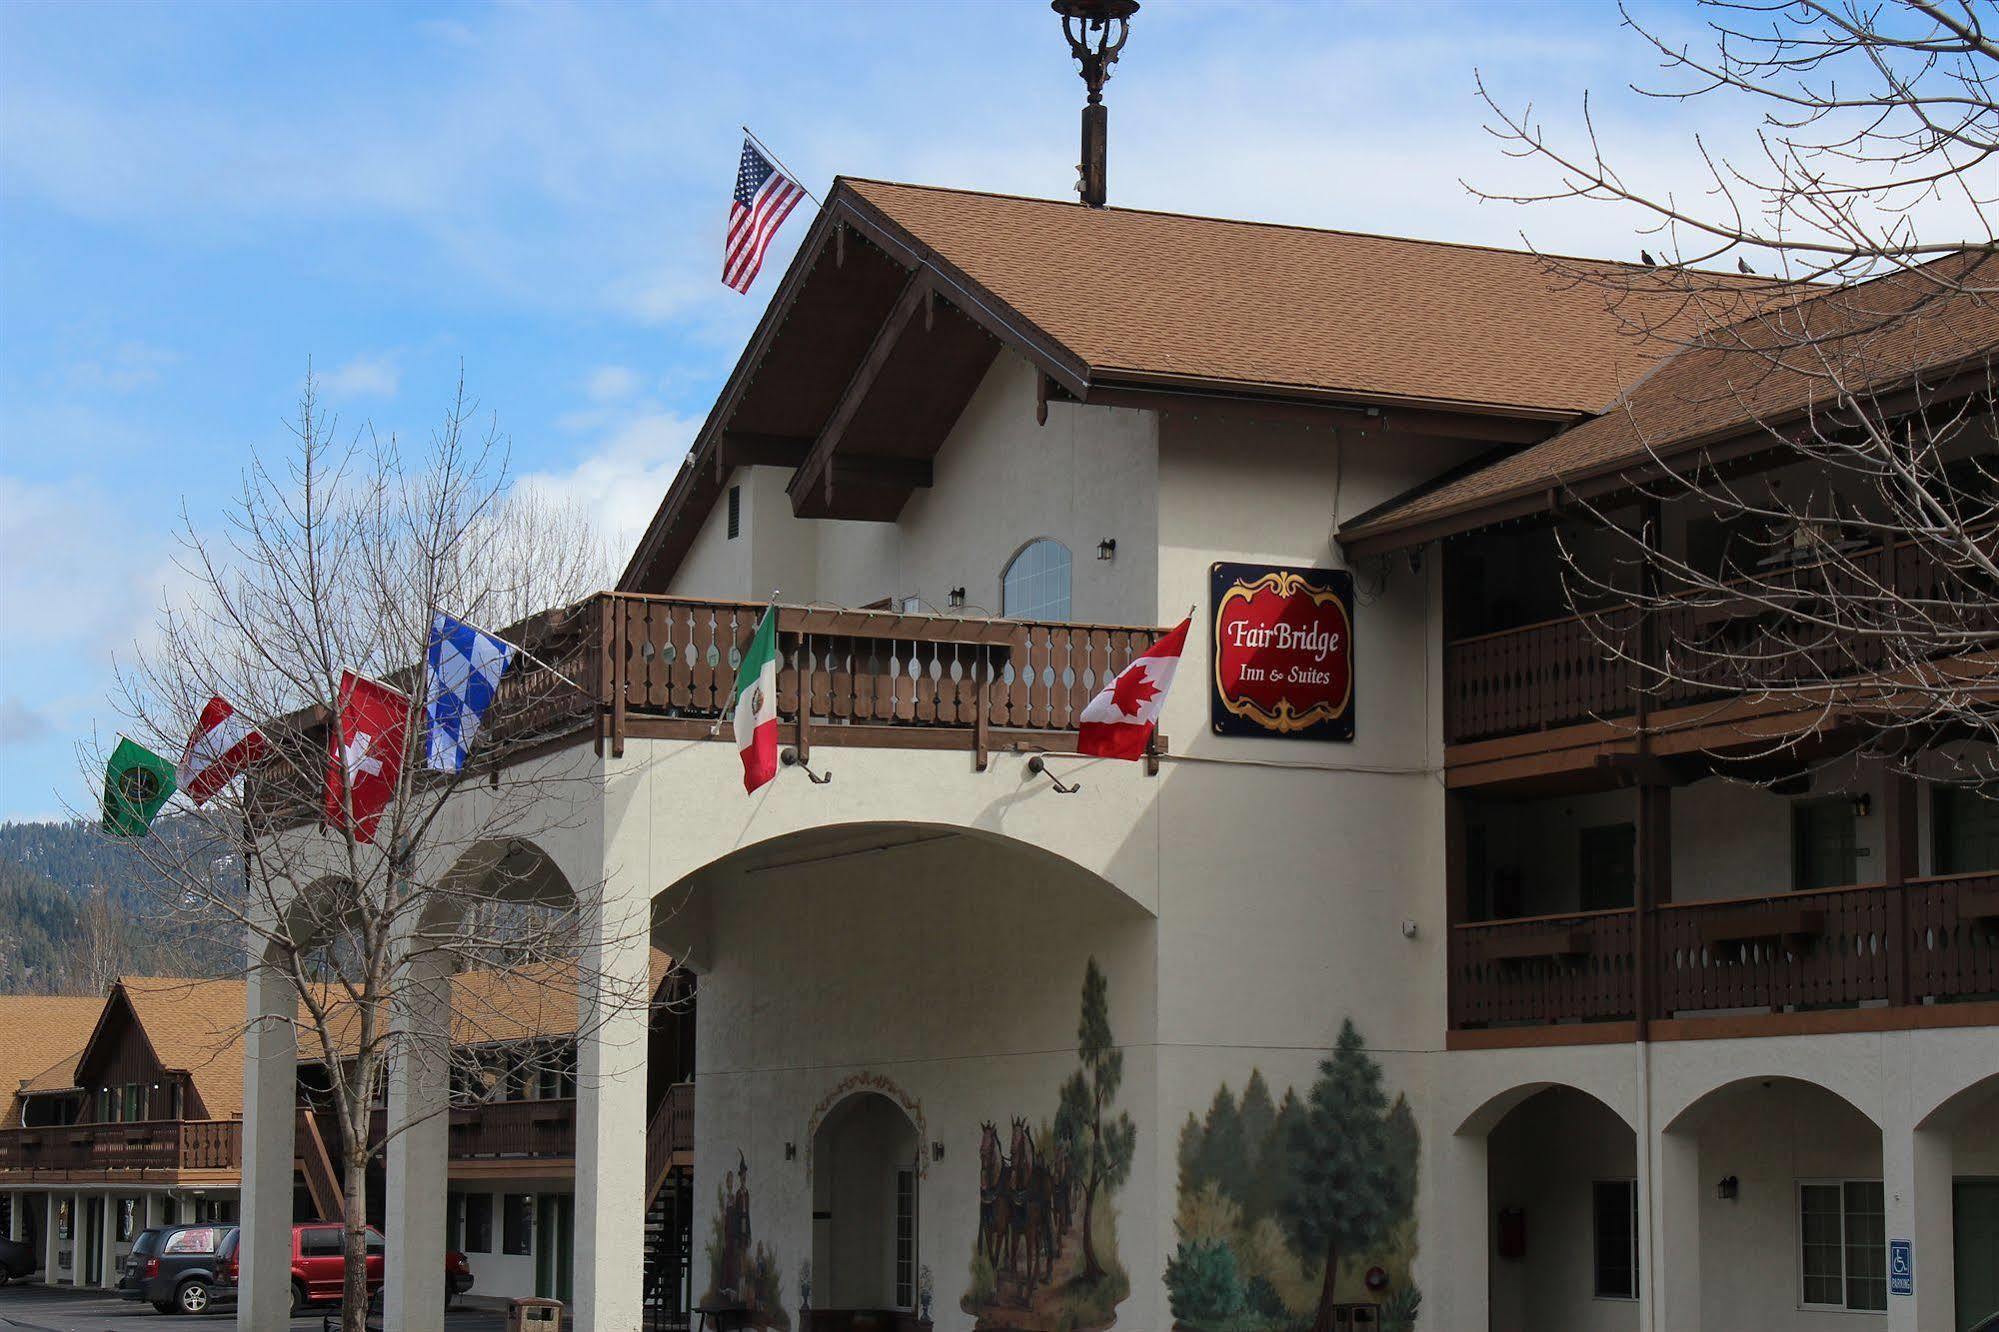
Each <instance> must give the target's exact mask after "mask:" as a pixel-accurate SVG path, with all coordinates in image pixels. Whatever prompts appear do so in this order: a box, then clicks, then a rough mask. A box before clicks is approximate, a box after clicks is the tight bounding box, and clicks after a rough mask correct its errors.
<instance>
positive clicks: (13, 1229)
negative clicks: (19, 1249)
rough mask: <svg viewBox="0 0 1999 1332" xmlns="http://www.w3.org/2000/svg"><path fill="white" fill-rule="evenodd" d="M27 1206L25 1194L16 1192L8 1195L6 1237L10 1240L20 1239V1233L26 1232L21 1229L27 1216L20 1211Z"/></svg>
mask: <svg viewBox="0 0 1999 1332" xmlns="http://www.w3.org/2000/svg"><path fill="white" fill-rule="evenodd" d="M27 1206H28V1195H27V1194H25V1193H16V1194H12V1195H10V1197H9V1199H8V1203H7V1238H8V1239H10V1240H17V1239H20V1238H21V1237H22V1235H24V1234H25V1233H26V1231H25V1230H23V1227H24V1226H25V1225H26V1224H27V1218H26V1217H24V1216H23V1215H22V1213H23V1212H24V1211H25V1210H26V1209H27Z"/></svg>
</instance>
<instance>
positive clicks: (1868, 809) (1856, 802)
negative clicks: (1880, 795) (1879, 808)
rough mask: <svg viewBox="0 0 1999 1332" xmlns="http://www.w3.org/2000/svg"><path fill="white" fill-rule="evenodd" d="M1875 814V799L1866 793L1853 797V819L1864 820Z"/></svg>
mask: <svg viewBox="0 0 1999 1332" xmlns="http://www.w3.org/2000/svg"><path fill="white" fill-rule="evenodd" d="M1873 812H1874V797H1873V796H1870V795H1868V794H1867V793H1866V792H1865V791H1863V792H1861V793H1860V794H1859V795H1857V796H1855V797H1853V817H1854V818H1856V819H1864V818H1866V817H1867V816H1868V815H1869V814H1872V813H1873Z"/></svg>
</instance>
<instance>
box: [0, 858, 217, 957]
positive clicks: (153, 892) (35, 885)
mask: <svg viewBox="0 0 1999 1332" xmlns="http://www.w3.org/2000/svg"><path fill="white" fill-rule="evenodd" d="M153 835H154V836H157V837H167V838H175V837H180V838H185V837H188V836H192V835H194V834H193V831H192V829H190V828H184V827H178V826H176V825H175V824H174V823H173V822H172V821H171V820H164V819H163V820H161V822H160V823H159V824H158V825H157V826H156V827H155V829H154V832H153ZM217 854H218V855H220V854H226V849H218V851H217ZM173 900H174V895H173V893H172V892H171V890H170V889H169V887H168V885H167V884H166V883H165V882H164V881H163V880H162V878H161V876H160V875H159V874H158V873H157V872H155V871H154V870H153V869H152V867H151V866H149V865H148V864H147V863H146V860H145V858H144V857H143V856H141V855H140V854H139V853H138V850H137V848H136V847H135V846H133V845H132V844H131V843H129V842H119V841H113V840H112V839H109V838H106V837H104V836H103V835H101V834H100V833H99V832H98V831H97V829H96V828H94V827H93V826H91V825H90V824H87V823H83V822H80V821H72V822H65V823H0V994H95V993H99V992H101V991H102V990H103V989H104V988H105V987H106V986H107V985H108V984H109V983H110V981H111V979H112V978H113V977H115V976H118V975H132V974H139V975H153V976H202V975H224V974H228V973H229V972H230V971H232V970H233V969H234V967H235V961H234V959H233V957H232V956H231V953H232V951H233V950H232V949H230V948H229V947H228V946H226V945H225V944H223V943H220V942H217V941H216V940H213V939H210V938H208V937H206V936H207V933H208V932H207V931H202V930H198V929H195V928H194V927H193V926H192V925H191V924H189V923H188V922H186V921H184V920H177V919H176V918H175V914H174V912H173V909H172V908H173Z"/></svg>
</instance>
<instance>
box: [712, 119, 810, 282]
mask: <svg viewBox="0 0 1999 1332" xmlns="http://www.w3.org/2000/svg"><path fill="white" fill-rule="evenodd" d="M804 197H805V188H804V187H803V186H801V185H800V184H799V183H798V182H797V181H795V180H793V179H792V178H791V177H789V176H787V175H785V174H784V173H783V172H782V171H779V170H778V169H777V168H776V167H774V166H772V165H771V163H770V159H769V158H767V157H765V156H764V155H763V154H762V153H760V152H758V151H757V149H756V145H754V144H752V143H751V142H750V141H749V140H748V139H747V138H746V139H744V140H743V161H742V165H741V166H739V167H737V168H736V194H735V197H734V198H732V199H731V200H729V243H728V245H727V247H726V248H725V249H724V250H723V253H722V285H723V286H726V287H733V288H735V289H736V290H737V291H740V292H743V293H744V294H746V295H747V294H748V292H749V290H750V284H751V283H752V282H755V281H756V280H757V271H758V270H759V269H761V268H762V267H763V266H764V251H765V250H767V249H769V248H770V242H771V237H773V236H775V235H777V229H778V228H779V227H781V226H783V225H784V219H785V218H787V217H789V216H791V210H792V209H794V208H796V207H798V201H799V200H800V199H802V198H804Z"/></svg>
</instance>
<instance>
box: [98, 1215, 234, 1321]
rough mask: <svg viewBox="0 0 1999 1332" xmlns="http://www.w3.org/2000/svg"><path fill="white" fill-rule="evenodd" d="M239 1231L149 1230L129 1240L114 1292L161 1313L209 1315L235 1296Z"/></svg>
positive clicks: (203, 1227)
mask: <svg viewBox="0 0 1999 1332" xmlns="http://www.w3.org/2000/svg"><path fill="white" fill-rule="evenodd" d="M241 1238H242V1232H241V1231H240V1230H238V1229H237V1228H236V1227H235V1226H232V1225H227V1224H224V1223H223V1222H220V1221H202V1222H197V1223H195V1224H193V1225H184V1226H152V1227H149V1228H147V1229H145V1230H142V1231H140V1232H139V1236H138V1238H137V1239H135V1240H133V1241H132V1253H131V1256H130V1257H128V1258H126V1260H125V1270H124V1271H123V1272H120V1273H119V1274H118V1293H119V1294H120V1295H121V1296H123V1297H124V1298H126V1299H128V1300H144V1301H145V1302H146V1303H148V1304H150V1305H152V1306H153V1307H154V1308H155V1309H158V1310H159V1311H160V1312H161V1313H176V1312H177V1313H185V1314H198V1313H207V1312H208V1311H209V1310H210V1309H213V1308H216V1307H217V1306H219V1305H222V1304H227V1303H230V1302H232V1301H234V1299H235V1297H236V1286H235V1280H234V1277H235V1271H234V1268H235V1265H236V1245H237V1243H238V1242H239V1241H240V1240H241Z"/></svg>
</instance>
